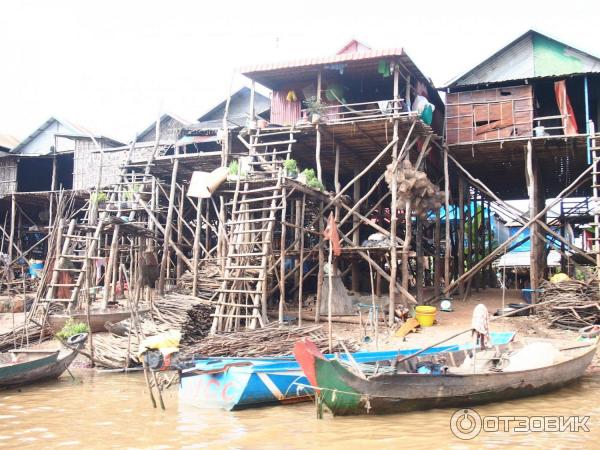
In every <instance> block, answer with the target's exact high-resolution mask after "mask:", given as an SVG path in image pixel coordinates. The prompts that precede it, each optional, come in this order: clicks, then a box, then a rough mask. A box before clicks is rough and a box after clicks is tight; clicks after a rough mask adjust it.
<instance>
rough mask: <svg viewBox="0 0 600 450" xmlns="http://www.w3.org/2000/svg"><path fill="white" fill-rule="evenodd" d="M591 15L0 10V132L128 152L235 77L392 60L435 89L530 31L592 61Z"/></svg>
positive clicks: (290, 6) (375, 6)
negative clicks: (402, 59)
mask: <svg viewBox="0 0 600 450" xmlns="http://www.w3.org/2000/svg"><path fill="white" fill-rule="evenodd" d="M599 19H600V12H599V10H598V8H597V7H595V6H594V2H592V1H590V0H588V1H579V0H572V1H570V2H564V1H560V2H559V1H554V0H547V1H544V2H541V1H538V2H533V1H529V2H527V1H523V0H520V1H512V0H505V1H501V2H482V1H481V0H478V1H460V0H454V1H439V2H438V1H433V0H430V1H427V2H402V1H399V0H395V1H387V0H378V1H354V0H346V1H323V0H321V1H312V0H301V1H295V2H287V1H285V0H279V1H271V0H261V1H254V2H253V1H248V0H246V1H228V0H220V1H210V2H209V1H205V2H204V1H199V0H197V1H191V0H169V1H166V0H164V1H154V0H145V1H136V0H119V1H114V0H102V1H98V0H87V1H81V0H78V1H70V0H2V1H0V49H1V53H0V61H1V63H0V67H1V73H2V76H1V77H0V80H1V83H0V133H4V134H11V135H14V136H15V137H17V138H18V139H24V138H25V137H26V136H27V135H29V134H30V133H31V132H33V131H34V130H35V129H36V128H37V127H38V126H40V125H41V124H42V123H43V122H44V121H45V120H46V119H48V118H49V117H51V116H56V117H60V118H64V119H66V120H69V121H71V122H74V123H77V124H79V125H83V126H85V127H87V128H89V129H91V130H93V131H94V132H95V133H97V134H102V135H106V136H111V137H114V138H116V139H120V140H123V141H128V140H130V139H132V138H133V137H134V135H135V134H136V133H137V132H139V131H141V130H143V129H144V128H146V127H147V126H148V125H149V124H150V123H152V121H154V120H156V117H157V116H158V115H159V114H162V113H164V112H171V113H175V114H177V115H179V116H181V117H183V118H185V119H188V120H195V119H197V118H198V117H199V116H200V115H202V114H203V113H204V112H206V111H207V110H209V109H210V108H211V107H212V106H214V105H215V104H217V103H219V102H220V101H222V100H223V99H224V98H226V96H227V95H228V93H229V91H230V89H233V90H235V89H237V88H239V87H241V86H243V85H244V84H246V83H247V80H245V79H244V78H243V77H242V76H241V75H240V74H239V69H240V68H241V67H244V66H249V65H253V64H256V63H261V62H269V61H271V62H272V61H280V60H288V59H295V58H300V57H306V56H323V55H329V54H334V53H335V52H336V51H337V50H338V49H339V48H341V47H342V46H343V45H344V44H345V43H346V42H347V41H349V40H350V39H358V40H359V41H361V42H364V43H365V44H367V45H369V46H371V47H373V48H395V47H403V48H404V49H405V51H406V52H407V53H408V54H409V56H410V57H411V58H412V59H413V61H414V62H415V63H416V64H417V65H418V66H419V68H420V69H421V71H422V72H423V73H424V74H425V75H426V76H428V77H430V78H431V79H432V80H433V82H434V83H435V85H437V86H443V85H444V83H445V82H447V81H448V80H450V79H452V78H454V77H455V76H457V75H459V74H461V73H464V72H466V71H467V70H469V69H470V68H472V67H473V66H475V65H476V64H478V63H479V62H481V61H482V60H483V59H485V58H486V57H488V56H490V55H491V54H492V53H494V52H495V51H496V50H498V49H500V48H501V47H503V46H504V45H506V44H508V43H509V42H510V41H512V40H513V39H515V38H516V37H518V36H519V35H520V34H522V33H524V32H525V31H527V30H528V29H535V30H537V31H540V32H542V33H544V34H548V35H550V36H551V37H553V38H555V39H558V40H559V41H562V42H565V43H566V44H569V45H572V46H574V47H577V48H579V49H581V50H584V51H587V52H588V53H591V54H594V55H597V56H600V39H598V32H597V31H596V27H597V25H598V23H599V22H600V21H599Z"/></svg>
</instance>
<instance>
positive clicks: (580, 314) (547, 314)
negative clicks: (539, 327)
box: [538, 279, 600, 329]
mask: <svg viewBox="0 0 600 450" xmlns="http://www.w3.org/2000/svg"><path fill="white" fill-rule="evenodd" d="M540 288H541V289H542V293H541V294H540V302H548V301H552V303H549V304H547V305H542V306H540V307H539V309H538V314H539V315H540V316H541V317H543V318H545V319H546V320H547V321H548V323H549V324H550V325H554V326H557V327H561V328H567V329H579V328H582V327H585V326H588V325H595V324H597V323H600V285H599V283H598V280H597V279H590V280H588V281H578V280H567V281H561V282H559V283H551V282H549V281H544V282H542V284H541V285H540Z"/></svg>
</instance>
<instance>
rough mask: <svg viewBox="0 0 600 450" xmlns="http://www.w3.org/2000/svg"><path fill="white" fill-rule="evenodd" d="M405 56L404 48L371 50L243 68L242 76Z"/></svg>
mask: <svg viewBox="0 0 600 450" xmlns="http://www.w3.org/2000/svg"><path fill="white" fill-rule="evenodd" d="M402 55H405V53H404V49H402V48H391V49H380V50H369V51H362V52H354V53H342V54H339V55H331V56H322V57H317V58H305V59H296V60H292V61H286V62H278V63H268V64H258V65H256V66H251V67H244V68H242V74H244V75H248V74H251V73H256V72H268V71H271V70H281V69H292V68H294V69H295V68H300V67H310V66H322V65H326V64H336V63H345V62H350V61H364V60H368V59H375V58H387V57H390V56H402Z"/></svg>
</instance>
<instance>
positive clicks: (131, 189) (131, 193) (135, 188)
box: [125, 184, 142, 201]
mask: <svg viewBox="0 0 600 450" xmlns="http://www.w3.org/2000/svg"><path fill="white" fill-rule="evenodd" d="M141 189H142V186H141V185H140V184H133V185H131V186H128V187H127V192H125V198H126V199H127V200H128V201H132V200H134V199H135V194H137V193H138V192H140V191H141Z"/></svg>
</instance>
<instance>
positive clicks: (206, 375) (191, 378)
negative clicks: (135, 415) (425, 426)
mask: <svg viewBox="0 0 600 450" xmlns="http://www.w3.org/2000/svg"><path fill="white" fill-rule="evenodd" d="M513 338H514V333H513V332H504V333H492V341H493V342H494V343H496V344H504V343H507V342H510V341H511V340H512V339H513ZM470 346H471V344H470V343H469V344H462V345H457V344H454V345H446V346H441V347H434V348H431V349H429V350H427V351H426V352H425V353H424V354H425V355H427V354H435V353H439V352H448V351H452V350H459V349H463V348H469V347H470ZM418 350H419V349H405V350H399V351H398V350H393V351H380V352H360V353H354V354H353V358H354V359H355V360H356V361H357V362H359V363H368V362H374V361H380V360H389V359H392V358H395V357H397V356H398V355H404V356H407V355H410V354H412V353H415V352H417V351H418ZM326 357H328V358H333V357H334V356H333V355H326ZM339 357H340V358H341V359H346V355H339ZM310 386H311V383H310V382H309V380H308V378H307V377H306V376H305V374H304V373H303V371H302V368H301V367H300V364H298V363H297V362H296V361H295V360H293V359H290V358H287V357H284V358H263V359H261V358H253V359H252V358H231V359H207V360H204V361H198V362H197V364H196V366H195V367H194V368H192V369H186V370H183V371H180V388H179V398H180V400H181V401H182V402H183V403H186V404H191V405H194V406H196V407H200V408H220V409H225V410H228V411H231V410H239V409H246V408H255V407H261V406H268V405H277V404H288V403H297V402H304V401H308V400H310V399H311V398H312V397H314V391H313V389H312V387H310Z"/></svg>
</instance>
